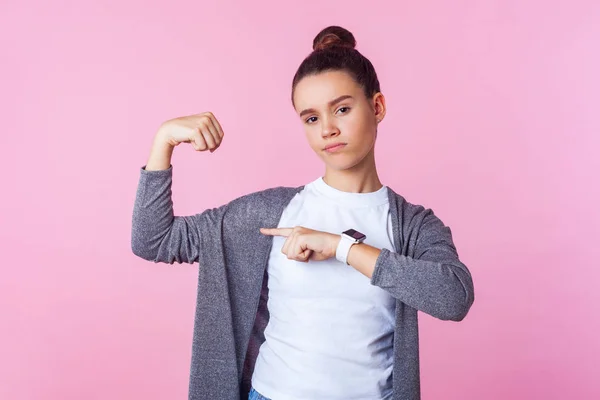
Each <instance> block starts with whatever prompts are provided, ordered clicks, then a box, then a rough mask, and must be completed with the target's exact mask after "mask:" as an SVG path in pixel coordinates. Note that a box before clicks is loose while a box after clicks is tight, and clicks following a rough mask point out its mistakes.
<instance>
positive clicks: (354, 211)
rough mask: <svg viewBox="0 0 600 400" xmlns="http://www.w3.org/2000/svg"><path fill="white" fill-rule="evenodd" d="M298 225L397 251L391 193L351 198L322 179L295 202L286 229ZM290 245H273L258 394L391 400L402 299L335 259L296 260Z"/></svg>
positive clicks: (287, 398)
mask: <svg viewBox="0 0 600 400" xmlns="http://www.w3.org/2000/svg"><path fill="white" fill-rule="evenodd" d="M297 225H300V226H303V227H306V228H310V229H316V230H319V231H323V232H330V233H335V234H340V233H341V232H343V231H345V230H347V229H351V228H352V229H356V230H358V231H360V232H362V233H364V234H365V235H366V236H367V238H366V240H365V241H364V243H366V244H369V245H371V246H374V247H377V248H386V249H388V250H391V251H396V249H395V248H394V245H393V234H392V226H391V217H390V211H389V201H388V188H387V187H386V186H383V187H382V188H381V189H379V190H378V191H376V192H371V193H349V192H343V191H340V190H337V189H335V188H333V187H331V186H329V185H328V184H327V183H325V181H324V180H323V178H322V177H319V178H318V179H316V180H315V181H313V182H311V183H309V184H307V185H305V187H304V189H303V190H302V191H300V192H299V193H297V194H296V196H295V197H294V198H293V199H292V200H291V202H290V203H289V204H288V206H287V207H286V208H285V210H284V212H283V214H282V216H281V220H280V222H279V224H278V227H280V228H291V227H294V226H297ZM284 242H285V238H284V237H281V236H275V237H274V238H273V248H272V249H271V253H270V256H269V262H268V265H267V272H268V276H269V281H268V287H269V299H268V302H267V306H268V309H269V314H270V319H269V323H268V325H267V327H266V329H265V338H266V340H265V342H264V343H263V344H262V346H261V347H260V350H259V354H258V358H257V360H256V365H255V369H254V374H253V376H252V386H253V387H254V388H255V389H256V390H257V391H258V392H260V393H261V394H262V395H263V396H266V397H268V398H270V399H273V400H306V399H331V400H333V399H340V400H342V399H343V400H352V399H362V400H366V399H369V400H375V399H389V398H391V397H392V369H393V335H394V326H395V300H394V298H393V297H391V296H390V295H389V294H388V293H387V292H386V291H384V290H383V289H381V288H379V287H377V286H374V285H371V283H370V279H369V278H368V277H366V276H365V275H363V274H362V273H360V272H358V271H357V270H355V269H354V268H353V267H351V266H350V265H344V264H343V263H341V262H339V261H337V260H336V259H335V257H333V258H330V259H329V260H325V261H309V262H308V263H303V262H298V261H293V260H288V258H287V256H286V255H285V254H283V253H282V252H281V248H282V247H283V244H284Z"/></svg>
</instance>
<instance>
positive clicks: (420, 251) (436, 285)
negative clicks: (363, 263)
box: [371, 209, 475, 321]
mask: <svg viewBox="0 0 600 400" xmlns="http://www.w3.org/2000/svg"><path fill="white" fill-rule="evenodd" d="M423 212H424V213H425V214H424V217H423V218H422V222H421V224H420V226H419V230H418V233H417V239H416V242H415V244H414V246H415V247H414V252H413V255H414V257H409V256H404V255H402V254H399V253H396V252H392V251H390V250H388V249H382V250H381V253H380V254H379V257H378V258H377V261H376V263H375V268H374V270H373V275H372V276H371V284H373V285H376V286H379V287H381V288H382V289H384V290H386V291H388V292H389V293H390V294H391V295H392V296H393V297H395V298H396V299H398V300H400V301H402V302H404V303H405V304H407V305H409V306H411V307H413V308H416V309H417V310H419V311H422V312H425V313H427V314H429V315H431V316H433V317H435V318H438V319H441V320H453V321H461V320H462V319H463V318H464V317H465V316H466V315H467V313H468V311H469V309H470V308H471V305H472V304H473V301H474V299H475V294H474V287H473V279H472V277H471V273H470V271H469V269H468V268H467V266H466V265H465V264H463V263H462V262H461V261H460V260H459V258H458V253H457V251H456V247H455V246H454V243H453V241H452V232H451V230H450V228H449V227H448V226H446V225H444V223H443V222H442V221H441V220H440V219H439V218H438V217H437V216H436V215H435V214H434V213H433V211H432V210H431V209H425V210H424V211H423Z"/></svg>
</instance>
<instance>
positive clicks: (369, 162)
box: [323, 150, 383, 193]
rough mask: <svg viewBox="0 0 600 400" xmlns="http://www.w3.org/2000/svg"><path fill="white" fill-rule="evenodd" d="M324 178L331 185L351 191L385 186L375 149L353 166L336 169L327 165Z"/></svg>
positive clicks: (377, 188) (365, 191)
mask: <svg viewBox="0 0 600 400" xmlns="http://www.w3.org/2000/svg"><path fill="white" fill-rule="evenodd" d="M323 180H324V181H325V183H326V184H328V185H329V186H331V187H333V188H335V189H338V190H341V191H343V192H349V193H371V192H376V191H378V190H379V189H381V188H382V186H383V185H382V184H381V181H380V180H379V176H378V175H377V168H376V166H375V156H374V152H373V150H371V152H369V154H368V155H367V156H366V157H365V158H364V159H363V160H362V161H361V162H360V163H358V164H357V165H355V166H354V167H352V168H348V169H344V170H336V169H332V168H329V167H326V169H325V175H324V176H323Z"/></svg>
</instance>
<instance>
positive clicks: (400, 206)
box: [388, 188, 444, 229]
mask: <svg viewBox="0 0 600 400" xmlns="http://www.w3.org/2000/svg"><path fill="white" fill-rule="evenodd" d="M388 189H389V190H390V200H391V201H390V208H392V207H394V208H395V210H392V212H393V213H394V214H395V215H396V216H397V218H398V219H399V220H400V222H401V225H402V226H404V227H405V228H406V227H410V228H417V229H419V228H421V227H422V226H423V225H425V224H430V223H432V222H433V223H434V224H435V225H440V224H441V225H442V226H443V225H444V224H443V222H442V221H441V220H440V218H439V217H438V216H437V215H436V213H435V212H434V210H433V208H432V207H431V206H430V205H425V204H418V203H415V202H411V201H410V200H408V199H407V198H405V197H404V196H402V195H401V194H399V193H397V192H395V191H394V190H392V189H391V188H388Z"/></svg>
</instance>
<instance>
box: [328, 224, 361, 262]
mask: <svg viewBox="0 0 600 400" xmlns="http://www.w3.org/2000/svg"><path fill="white" fill-rule="evenodd" d="M366 238H367V236H366V235H365V234H363V233H360V232H359V231H357V230H355V229H348V230H347V231H344V232H342V239H341V240H340V243H339V244H338V246H337V249H336V250H335V258H336V259H337V260H338V261H341V262H343V263H344V264H346V265H347V264H348V261H347V258H348V253H349V252H350V247H352V245H353V244H356V243H362V242H364V240H365V239H366Z"/></svg>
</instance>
